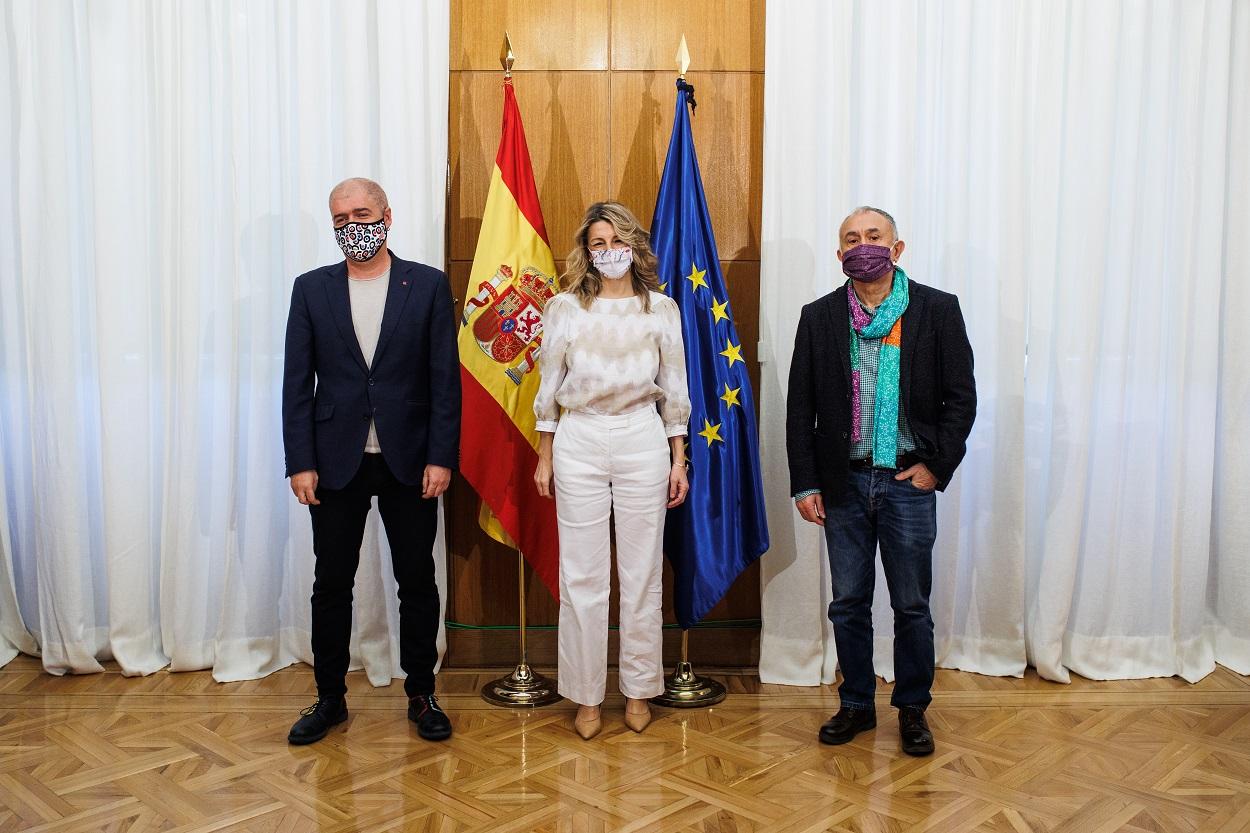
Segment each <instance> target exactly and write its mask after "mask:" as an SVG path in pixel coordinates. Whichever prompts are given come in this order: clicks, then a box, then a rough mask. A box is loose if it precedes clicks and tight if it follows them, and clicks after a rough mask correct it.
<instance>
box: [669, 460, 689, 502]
mask: <svg viewBox="0 0 1250 833" xmlns="http://www.w3.org/2000/svg"><path fill="white" fill-rule="evenodd" d="M689 492H690V481H689V480H687V479H686V464H685V463H673V468H672V469H670V470H669V473H668V508H669V509H672V508H674V507H676V506H681V505H682V504H683V503H684V502H685V501H686V495H687V494H688V493H689Z"/></svg>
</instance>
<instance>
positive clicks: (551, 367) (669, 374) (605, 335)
mask: <svg viewBox="0 0 1250 833" xmlns="http://www.w3.org/2000/svg"><path fill="white" fill-rule="evenodd" d="M538 366H539V370H540V371H541V373H542V381H541V383H540V384H539V386H538V395H537V396H536V397H535V398H534V415H535V416H536V417H538V422H537V428H538V430H539V431H547V432H551V433H554V432H555V430H556V423H557V422H559V421H560V411H561V409H562V408H563V409H564V410H568V411H580V412H583V413H588V414H600V415H606V416H617V415H619V414H628V413H631V412H633V411H637V410H639V409H640V408H643V407H646V406H647V405H648V404H650V403H652V402H659V403H660V417H661V418H662V419H663V420H664V430H665V433H666V434H667V435H668V436H669V437H680V436H684V435H685V434H686V433H687V423H689V422H690V393H689V391H688V390H687V389H686V353H685V350H684V348H683V346H682V339H681V315H680V313H679V311H678V309H677V302H676V301H674V300H673V299H672V298H670V297H668V296H667V295H661V294H660V293H658V292H652V293H651V312H650V313H647V312H643V309H642V300H641V299H640V298H638V297H637V296H631V297H629V298H596V299H595V300H594V301H592V302H591V304H590V309H588V310H587V309H582V305H581V303H580V302H579V301H578V300H577V297H576V296H575V295H572V294H570V293H568V292H561V293H559V294H558V295H556V296H554V297H553V298H551V300H549V301H547V306H546V309H544V310H543V341H542V352H541V354H540V355H539V359H538Z"/></svg>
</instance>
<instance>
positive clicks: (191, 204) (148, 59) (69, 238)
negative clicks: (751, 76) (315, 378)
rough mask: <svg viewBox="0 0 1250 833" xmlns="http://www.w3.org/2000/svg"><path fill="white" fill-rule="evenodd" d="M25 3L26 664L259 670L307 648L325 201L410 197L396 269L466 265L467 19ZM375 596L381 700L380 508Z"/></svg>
mask: <svg viewBox="0 0 1250 833" xmlns="http://www.w3.org/2000/svg"><path fill="white" fill-rule="evenodd" d="M0 15H2V17H0V26H2V27H3V31H2V32H0V37H2V38H3V42H4V43H5V59H4V60H3V61H2V62H0V96H3V97H4V102H3V104H2V105H0V112H2V113H3V114H4V116H5V119H6V123H5V128H6V129H4V130H2V131H0V143H2V144H0V158H3V159H4V160H5V165H6V168H7V170H5V172H4V176H5V179H6V181H8V182H10V183H11V188H8V189H6V190H5V192H4V196H3V199H2V200H0V304H2V305H3V306H2V310H0V374H3V375H2V376H0V455H2V457H0V522H3V523H0V533H2V534H0V661H7V660H8V659H9V658H11V656H12V655H13V654H14V653H15V651H17V650H21V651H25V652H28V653H35V652H38V653H40V654H41V656H42V657H43V664H44V667H45V668H46V669H47V670H49V671H51V672H53V673H65V672H74V673H78V672H90V671H95V670H98V669H99V668H100V665H99V661H100V660H103V659H107V658H114V659H116V660H117V661H118V662H119V663H120V665H121V667H122V669H123V670H124V672H125V673H127V674H143V673H150V672H152V671H155V670H157V669H159V668H162V667H164V666H167V665H168V666H169V667H171V668H172V669H174V670H184V669H195V668H212V669H213V672H214V675H215V676H216V678H217V679H219V680H236V679H243V678H249V677H255V676H259V675H262V674H266V673H269V672H271V671H273V670H275V669H277V668H280V667H283V666H285V665H288V664H290V663H292V662H295V661H298V660H308V659H310V652H309V647H308V641H309V636H308V625H309V605H308V596H309V594H310V592H311V588H312V548H311V531H310V526H309V519H308V514H307V510H306V509H304V508H303V507H301V506H299V505H298V504H297V503H296V502H295V500H294V498H293V497H292V496H291V494H290V491H289V489H288V488H287V484H286V481H285V480H284V479H283V452H282V439H281V421H280V409H281V401H280V377H281V369H282V351H283V333H284V328H285V320H286V312H287V305H288V303H289V298H290V287H291V284H292V281H293V279H294V277H295V275H297V274H299V273H300V272H303V271H306V270H307V269H310V268H312V267H314V266H317V265H319V264H323V263H329V262H332V261H335V260H339V259H341V257H342V255H341V254H340V253H339V251H338V250H337V248H336V246H335V243H334V238H333V235H332V233H331V231H330V225H329V218H328V215H327V209H326V197H327V194H328V192H329V189H330V187H331V186H332V185H333V184H334V183H335V182H337V181H338V180H340V179H342V178H344V177H347V176H352V175H362V176H369V177H372V178H375V179H377V180H379V181H380V182H381V183H382V184H383V185H384V186H385V187H386V188H387V190H388V192H389V194H390V197H391V203H392V206H393V209H394V215H395V224H394V227H393V228H392V230H391V238H390V242H391V246H392V247H393V248H394V249H395V250H396V252H397V253H399V254H400V255H402V256H405V257H408V258H412V259H417V260H422V261H424V262H427V263H432V264H435V265H441V264H442V262H443V219H444V211H445V196H444V183H445V181H446V167H445V166H446V158H447V153H446V150H447V148H446V141H447V139H446V137H447V128H446V112H447V66H448V63H447V61H448V56H447V42H448V20H447V9H446V8H445V6H444V5H443V4H437V3H434V4H413V3H406V2H402V0H389V1H388V0H377V1H376V2H367V3H352V4H343V3H333V2H329V0H317V2H299V3H295V2H271V3H253V2H242V0H239V2H209V1H208V0H202V1H200V2H189V3H163V2H155V0H145V1H144V2H138V1H136V2H109V3H89V2H85V0H80V2H68V0H58V1H57V2H36V0H14V2H9V3H6V4H4V7H3V11H2V12H0ZM436 556H437V558H438V560H439V561H440V563H441V561H442V558H443V544H442V539H441V536H440V541H439V544H438V551H437V552H436ZM356 598H357V605H356V622H355V633H354V635H353V641H352V650H353V662H354V666H356V667H359V666H361V665H363V667H364V668H365V670H366V671H367V672H368V676H369V679H370V680H372V681H373V682H374V683H375V684H384V683H386V682H389V681H390V679H391V678H392V677H393V676H398V675H399V674H401V673H402V672H400V670H399V664H398V650H397V645H396V635H397V628H396V608H397V604H396V602H395V594H394V579H393V578H392V576H391V573H390V567H389V553H388V552H387V551H386V542H385V535H384V534H381V532H380V525H379V524H378V523H377V519H376V513H375V514H374V515H373V516H371V521H370V524H369V527H368V529H367V530H366V544H365V548H364V551H363V552H362V560H361V568H360V573H359V575H358V577H357V583H356Z"/></svg>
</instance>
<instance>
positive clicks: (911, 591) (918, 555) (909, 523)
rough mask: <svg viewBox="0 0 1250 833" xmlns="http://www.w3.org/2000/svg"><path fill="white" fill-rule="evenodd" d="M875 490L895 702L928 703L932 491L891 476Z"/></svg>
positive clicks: (934, 515)
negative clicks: (891, 637) (890, 627)
mask: <svg viewBox="0 0 1250 833" xmlns="http://www.w3.org/2000/svg"><path fill="white" fill-rule="evenodd" d="M893 475H894V472H885V473H884V476H885V477H887V478H888V480H887V482H884V483H883V484H882V485H883V487H884V488H882V489H881V490H880V492H879V494H880V496H881V497H880V501H879V503H878V508H877V535H878V536H879V538H880V541H881V565H882V567H884V568H885V578H886V584H887V585H888V586H889V588H890V606H891V607H892V608H894V677H895V681H894V695H893V696H892V697H891V698H890V703H891V705H894V706H920V707H922V708H923V707H925V706H928V705H929V702H930V700H931V699H932V698H931V697H930V690H931V689H932V688H933V663H934V656H933V616H932V615H931V614H930V612H929V592H930V589H931V587H932V585H933V542H934V541H935V540H936V538H937V495H936V494H934V493H933V492H923V491H921V490H920V489H917V488H916V487H915V486H913V485H911V483H910V482H909V481H906V480H903V481H898V480H894V479H893Z"/></svg>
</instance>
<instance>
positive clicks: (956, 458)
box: [786, 280, 977, 501]
mask: <svg viewBox="0 0 1250 833" xmlns="http://www.w3.org/2000/svg"><path fill="white" fill-rule="evenodd" d="M907 286H908V293H909V301H908V306H907V311H906V312H905V313H904V314H903V350H902V355H901V356H900V364H899V400H900V405H901V407H902V411H903V413H904V414H905V415H906V416H907V419H908V422H909V423H910V424H911V428H912V432H913V433H914V434H915V435H916V442H917V446H918V447H917V449H916V451H915V456H916V457H918V458H920V459H921V460H923V461H924V463H925V465H926V466H928V467H929V470H930V471H932V472H933V474H934V476H935V477H936V478H937V480H938V489H944V488H946V484H947V483H949V482H950V479H951V476H952V475H954V473H955V469H956V467H958V466H959V462H960V461H961V460H962V459H963V456H964V451H965V448H966V446H965V443H966V441H967V439H968V433H969V432H970V431H971V430H972V421H973V419H974V418H975V417H976V411H977V391H976V382H975V381H974V379H973V377H972V345H970V344H969V343H968V333H967V331H966V330H965V329H964V319H963V315H962V313H960V311H959V299H958V298H956V297H955V296H954V295H951V294H950V293H949V292H942V291H941V290H938V289H934V288H932V287H929V286H925V285H923V284H919V283H916V282H915V281H912V280H909V281H908V285H907ZM846 304H847V299H846V287H845V286H843V287H841V288H839V289H837V290H835V291H834V292H831V293H829V294H828V295H826V296H824V297H823V298H819V299H817V300H815V301H813V302H812V303H810V304H808V305H807V306H805V307H803V313H802V315H801V316H800V317H799V328H798V332H797V333H795V337H794V358H793V360H792V361H791V364H790V393H789V398H788V400H787V402H786V452H787V455H788V457H789V462H790V493H791V494H798V493H799V492H804V491H807V490H809V489H820V491H821V493H822V495H823V497H824V499H825V500H826V501H829V500H837V499H838V498H839V497H841V495H842V493H843V491H844V490H845V488H846V476H847V468H848V464H849V463H850V449H851V440H850V437H851V353H850V323H849V321H848V317H847V315H848V313H847V305H846Z"/></svg>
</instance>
